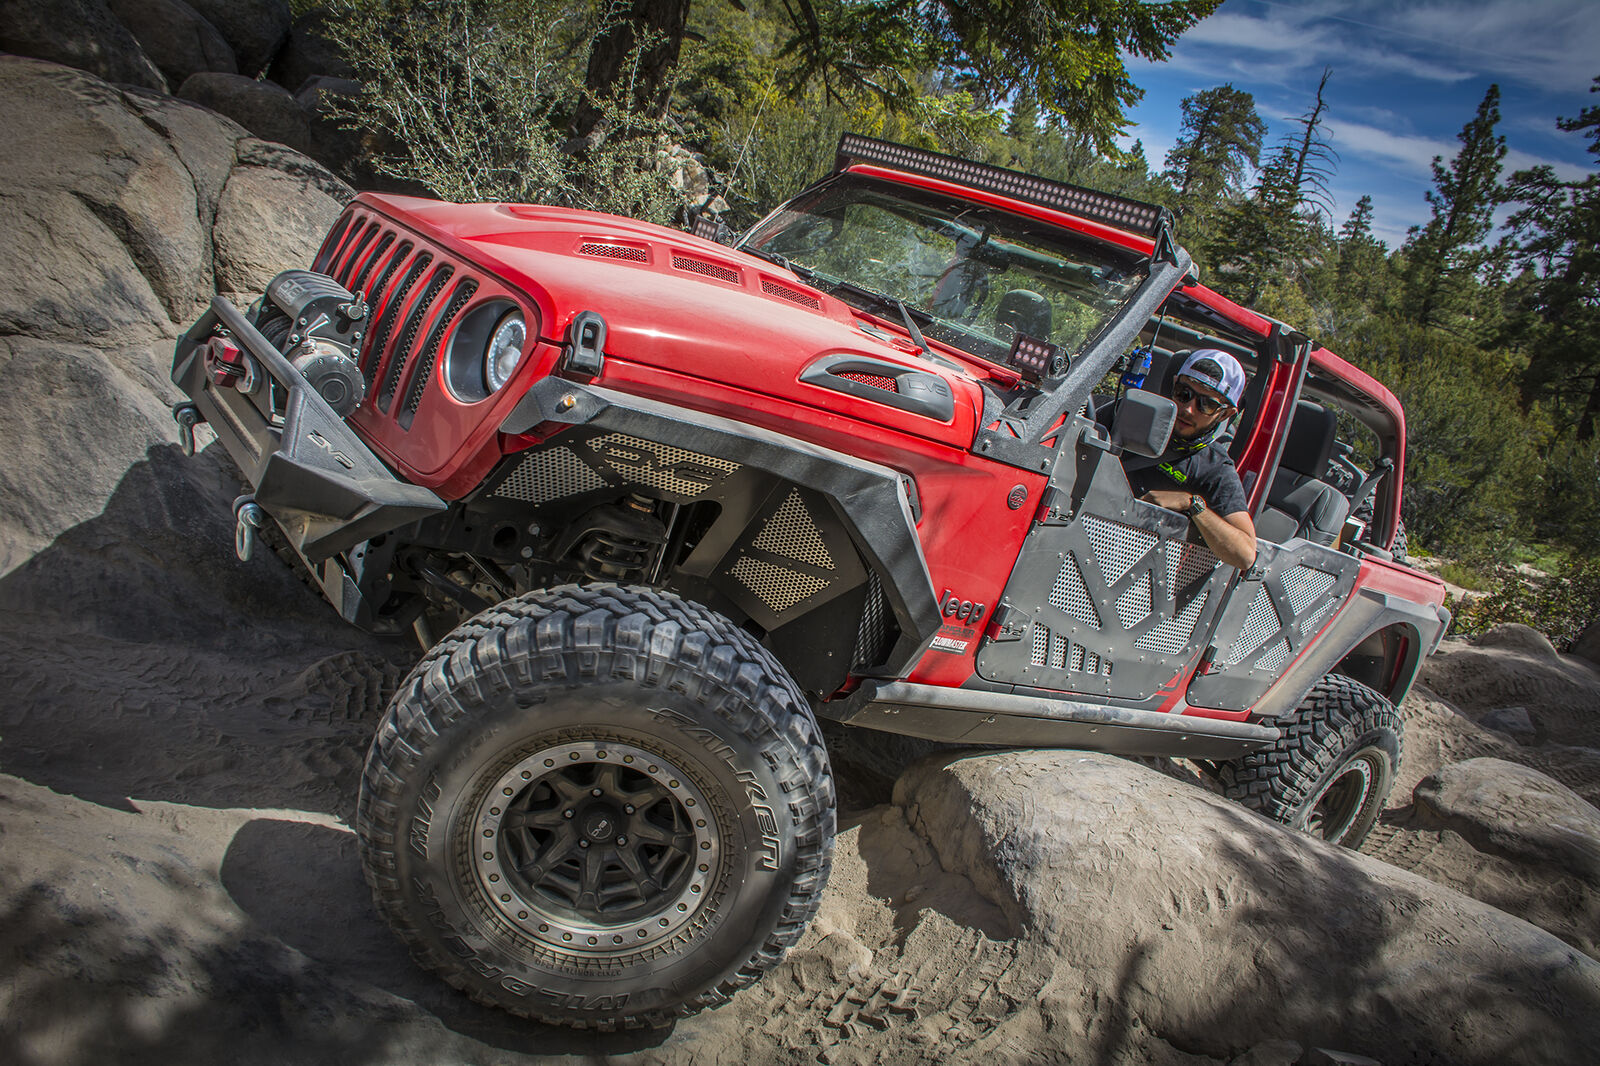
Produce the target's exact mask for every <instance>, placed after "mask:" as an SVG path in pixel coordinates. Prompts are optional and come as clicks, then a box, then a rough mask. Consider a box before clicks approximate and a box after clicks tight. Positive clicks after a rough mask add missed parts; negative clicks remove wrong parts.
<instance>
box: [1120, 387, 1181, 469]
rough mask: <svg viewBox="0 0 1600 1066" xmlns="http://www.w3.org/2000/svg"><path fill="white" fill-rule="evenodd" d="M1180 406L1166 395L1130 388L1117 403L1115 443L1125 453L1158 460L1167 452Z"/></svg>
mask: <svg viewBox="0 0 1600 1066" xmlns="http://www.w3.org/2000/svg"><path fill="white" fill-rule="evenodd" d="M1177 420H1178V405H1177V404H1175V403H1173V402H1172V401H1171V400H1170V399H1168V398H1167V397H1165V396H1158V395H1156V394H1155V393H1153V392H1145V391H1144V390H1143V389H1129V390H1128V391H1127V392H1126V393H1125V394H1124V395H1123V397H1122V402H1121V403H1119V404H1117V417H1116V420H1115V421H1114V422H1113V423H1112V424H1111V444H1112V446H1113V447H1115V448H1118V449H1120V450H1122V451H1124V452H1132V453H1133V454H1135V455H1143V456H1147V457H1149V458H1154V457H1156V456H1158V455H1160V454H1161V453H1162V452H1164V451H1166V450H1167V442H1168V441H1169V440H1171V439H1172V427H1173V425H1174V424H1175V423H1176V422H1177Z"/></svg>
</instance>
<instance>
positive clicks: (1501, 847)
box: [1375, 758, 1600, 958]
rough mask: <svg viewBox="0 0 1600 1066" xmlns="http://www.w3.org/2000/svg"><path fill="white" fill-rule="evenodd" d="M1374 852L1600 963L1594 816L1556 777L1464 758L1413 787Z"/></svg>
mask: <svg viewBox="0 0 1600 1066" xmlns="http://www.w3.org/2000/svg"><path fill="white" fill-rule="evenodd" d="M1383 828H1384V830H1385V832H1387V833H1391V834H1393V836H1392V837H1390V839H1388V840H1387V841H1385V842H1383V844H1382V845H1381V846H1380V847H1379V848H1378V849H1376V851H1375V853H1376V854H1377V855H1378V856H1379V857H1380V858H1384V859H1386V860H1390V861H1397V862H1401V863H1403V864H1404V866H1405V867H1406V868H1407V869H1409V870H1411V871H1412V872H1413V873H1417V874H1420V875H1421V876H1423V877H1426V878H1427V879H1428V880H1430V881H1432V882H1434V883H1436V884H1440V885H1445V886H1448V887H1450V888H1454V889H1457V890H1458V891H1461V892H1465V893H1467V894H1468V895H1470V896H1472V897H1473V898H1474V899H1479V900H1482V901H1484V902H1485V903H1488V904H1490V905H1491V906H1494V907H1498V908H1500V909H1501V910H1503V911H1506V912H1508V913H1511V914H1516V915H1518V916H1520V917H1522V918H1526V919H1527V920H1528V921H1530V922H1533V923H1534V924H1536V925H1538V926H1540V927H1541V928H1544V929H1547V930H1549V931H1550V932H1552V933H1554V934H1555V935H1557V936H1559V937H1561V938H1562V939H1563V940H1565V941H1567V942H1568V943H1569V944H1572V945H1573V946H1575V947H1577V948H1579V949H1581V950H1583V951H1585V952H1587V953H1588V954H1589V955H1590V956H1592V957H1595V958H1600V810H1596V808H1594V807H1593V806H1591V805H1590V804H1589V803H1587V802H1586V801H1585V800H1584V799H1583V798H1582V797H1581V796H1579V795H1578V794H1577V793H1575V792H1573V791H1572V790H1571V789H1569V788H1567V787H1566V786H1565V785H1562V784H1561V783H1560V782H1558V781H1556V780H1554V779H1553V778H1551V777H1549V776H1547V775H1545V774H1543V773H1540V772H1539V771H1537V770H1534V769H1532V768H1529V767H1527V766H1521V765H1518V764H1515V763H1511V762H1507V761H1505V760H1502V759H1495V758H1476V759H1468V760H1466V761H1465V762H1460V763H1455V764H1452V765H1449V766H1446V767H1443V768H1442V769H1440V770H1438V771H1436V772H1435V773H1433V774H1431V775H1430V776H1428V777H1427V778H1425V779H1424V780H1423V781H1422V782H1421V783H1420V784H1418V785H1417V787H1416V789H1415V792H1414V802H1413V803H1412V805H1411V806H1410V807H1409V808H1406V809H1404V810H1402V811H1399V812H1397V814H1396V815H1395V816H1394V817H1393V818H1391V824H1390V825H1387V826H1385V827H1383Z"/></svg>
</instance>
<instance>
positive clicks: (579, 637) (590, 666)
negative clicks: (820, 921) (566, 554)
mask: <svg viewBox="0 0 1600 1066" xmlns="http://www.w3.org/2000/svg"><path fill="white" fill-rule="evenodd" d="M358 828H359V831H360V835H361V843H362V856H363V861H364V865H365V867H366V872H367V877H368V880H369V882H370V883H371V884H372V887H373V891H374V895H375V897H376V899H377V902H378V905H379V908H380V909H381V910H382V911H383V913H384V915H385V917H386V918H388V920H389V921H390V923H391V924H392V925H393V926H394V927H395V929H396V931H397V932H398V933H399V934H400V936H401V937H402V939H404V940H405V941H406V942H407V943H408V945H409V946H410V948H411V951H412V954H413V955H414V956H415V957H416V958H417V959H418V961H419V962H421V963H422V964H423V965H424V966H427V967H429V968H431V969H433V970H436V971H438V972H439V973H440V974H441V975H442V976H443V977H444V978H445V979H446V980H448V981H449V982H450V983H451V984H453V985H455V986H456V987H458V988H461V989H463V990H464V991H466V992H467V993H468V994H470V995H471V996H473V997H474V998H475V999H478V1000H480V1001H482V1002H485V1003H489V1004H491V1005H493V1006H498V1007H502V1008H504V1009H506V1010H509V1011H511V1012H513V1013H515V1014H520V1015H523V1016H526V1017H532V1018H538V1019H541V1020H545V1021H552V1022H558V1023H562V1024H568V1025H577V1026H596V1027H600V1028H615V1027H623V1026H636V1025H660V1024H665V1023H667V1022H670V1021H671V1020H672V1019H673V1018H675V1017H678V1016H680V1015H683V1014H688V1013H692V1012H693V1011H695V1010H698V1009H700V1008H702V1007H705V1006H707V1005H710V1004H714V1003H718V1002H721V1001H723V1000H725V999H726V998H727V997H728V995H729V994H731V993H732V992H733V991H734V990H736V989H738V988H740V987H742V986H744V985H746V984H749V983H750V982H752V981H754V980H755V979H756V978H757V977H759V976H760V975H761V974H762V973H763V972H764V971H765V970H767V969H768V968H770V967H771V966H773V965H775V964H776V963H777V961H778V959H779V958H780V957H781V956H782V954H783V952H784V951H785V950H786V949H787V948H788V947H789V946H790V945H791V944H793V943H794V941H795V940H797V939H798V938H799V936H800V934H801V932H802V931H803V930H804V928H805V925H806V923H807V922H808V921H809V920H810V918H811V915H812V914H813V913H814V912H815V910H816V907H817V904H818V902H819V901H820V897H821V893H822V889H823V885H824V883H825V882H826V880H827V874H828V867H829V860H830V856H831V851H832V843H833V834H834V797H833V782H832V778H831V775H830V773H829V770H828V762H827V755H826V752H825V751H824V750H823V747H822V741H821V738H820V735H819V733H818V730H817V727H816V723H815V721H814V720H813V719H812V717H811V713H810V711H809V709H808V708H807V706H806V704H805V702H804V699H803V697H802V696H801V694H800V692H799V690H798V689H797V688H796V686H795V684H794V682H793V681H792V680H790V678H789V677H788V675H787V673H785V672H784V670H783V668H782V667H781V666H779V664H778V663H777V661H776V660H775V659H773V658H772V656H771V654H770V653H769V652H767V651H766V649H764V648H762V647H761V646H760V645H759V644H757V643H756V641H755V640H754V639H753V638H752V637H750V635H749V634H747V633H745V632H743V631H742V630H740V629H739V628H738V627H736V626H734V625H733V624H732V623H731V622H729V621H728V620H727V619H726V618H723V617H722V616H720V615H717V614H715V613H713V612H711V611H708V610H706V609H704V608H702V607H699V606H697V605H695V604H692V603H689V602H687V601H684V600H680V599H678V598H676V597H674V596H671V595H668V594H665V593H659V592H653V591H650V590H644V589H626V588H616V587H590V588H575V587H574V588H564V589H557V590H553V591H547V592H536V593H530V594H529V595H526V596H522V597H519V598H517V599H514V600H510V601H508V602H506V603H504V604H501V605H500V606H498V607H496V608H494V609H492V610H490V611H487V612H485V613H483V614H481V615H479V616H477V617H476V618H473V619H471V620H470V621H468V622H467V623H465V624H464V625H462V626H461V627H459V628H458V629H456V630H455V631H454V632H453V633H451V634H450V635H449V636H447V637H446V638H445V639H444V640H442V641H441V642H440V643H439V644H438V645H437V646H436V647H435V648H434V649H433V651H432V652H430V653H429V654H428V655H427V656H426V657H425V658H424V659H423V660H422V662H421V663H420V664H418V666H417V668H416V669H415V670H414V671H413V672H412V674H411V676H410V677H409V678H408V679H407V681H406V683H405V684H404V685H402V686H401V690H400V692H399V693H398V694H397V695H396V697H395V699H394V702H393V703H392V704H391V705H390V708H389V711H388V713H387V714H386V716H385V718H384V721H383V723H382V725H381V726H380V727H379V732H378V735H377V737H376V739H375V740H374V742H373V746H372V750H371V752H370V754H369V755H368V758H367V765H366V771H365V774H364V777H363V781H362V790H361V802H360V807H359V811H358Z"/></svg>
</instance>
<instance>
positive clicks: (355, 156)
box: [294, 74, 367, 177]
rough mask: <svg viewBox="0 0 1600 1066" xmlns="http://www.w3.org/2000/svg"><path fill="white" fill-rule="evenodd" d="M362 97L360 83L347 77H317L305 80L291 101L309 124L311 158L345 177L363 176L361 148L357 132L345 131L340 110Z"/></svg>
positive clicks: (359, 134)
mask: <svg viewBox="0 0 1600 1066" xmlns="http://www.w3.org/2000/svg"><path fill="white" fill-rule="evenodd" d="M360 97H361V84H360V83H359V82H354V81H351V80H349V79H348V78H334V77H329V76H327V75H323V74H316V75H313V76H311V77H309V78H307V79H306V81H305V84H304V85H302V86H301V87H300V91H299V92H297V93H295V94H294V99H295V102H296V103H297V104H299V105H300V108H301V110H302V111H304V112H305V114H306V118H307V120H308V121H309V122H310V123H311V155H312V156H313V157H315V158H316V160H317V161H318V162H320V163H322V164H323V165H325V166H327V167H329V168H330V169H332V170H335V171H337V172H338V173H340V174H343V175H346V176H354V175H358V174H359V175H361V176H362V177H365V176H366V173H367V171H366V162H365V159H364V145H363V142H362V135H361V133H360V132H359V131H357V130H353V129H346V128H345V127H344V121H345V120H344V119H343V118H341V116H340V113H339V108H340V106H341V105H343V106H345V107H348V106H349V105H352V104H354V103H355V102H356V101H357V100H359V99H360Z"/></svg>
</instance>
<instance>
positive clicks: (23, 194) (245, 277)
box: [0, 56, 350, 575]
mask: <svg viewBox="0 0 1600 1066" xmlns="http://www.w3.org/2000/svg"><path fill="white" fill-rule="evenodd" d="M0 100H3V101H4V102H5V106H4V107H3V108H0V138H3V139H4V142H5V143H6V145H7V151H5V152H4V153H0V189H4V190H5V195H4V196H0V262H5V263H9V264H13V266H14V269H11V270H8V271H6V272H5V273H4V274H3V275H0V337H4V344H3V346H0V366H3V369H0V373H4V374H5V378H4V380H5V381H6V388H5V389H3V390H0V425H5V426H9V427H11V432H9V433H8V435H7V438H6V440H7V443H6V459H5V462H3V463H0V575H4V574H6V573H8V572H10V571H12V570H14V569H15V568H16V567H18V566H20V565H22V564H23V563H24V562H26V561H27V559H28V558H30V557H31V556H32V555H33V554H34V553H35V552H37V551H38V550H39V549H40V548H41V547H43V546H44V545H46V544H48V543H49V542H50V541H51V540H53V539H54V538H55V537H56V536H57V535H58V534H59V533H60V532H62V531H63V530H65V529H67V528H69V527H71V526H73V525H75V524H78V523H81V522H83V521H85V520H86V519H88V518H91V517H93V516H94V515H96V514H98V513H100V511H101V509H102V508H103V506H104V505H105V503H106V501H107V499H109V498H110V497H111V495H112V494H113V493H114V492H115V490H116V489H117V486H118V484H119V482H120V479H121V478H122V476H123V474H124V472H125V471H126V470H127V468H128V466H129V465H130V464H131V463H133V462H136V461H138V460H139V459H141V458H143V457H144V455H145V454H146V452H147V451H148V449H149V448H150V447H152V446H153V445H159V444H168V443H171V442H173V441H175V440H176V434H175V431H174V427H173V423H172V420H171V418H170V416H169V415H168V412H167V405H168V404H170V403H171V402H172V401H174V400H176V399H177V398H178V394H177V390H176V389H175V388H174V387H173V385H172V384H171V381H170V378H169V374H170V369H171V361H172V343H173V341H174V339H175V338H176V336H177V335H178V333H179V331H181V330H182V329H184V328H186V327H187V326H188V324H189V323H190V322H191V321H192V320H193V319H194V318H195V317H196V316H197V315H199V313H200V312H201V311H202V310H203V309H204V308H205V306H206V304H207V303H208V302H209V301H210V299H211V296H212V294H213V293H214V292H215V291H216V290H217V285H218V270H217V266H218V264H219V263H220V264H221V267H222V270H221V278H222V280H223V283H224V284H226V285H229V286H241V285H249V286H253V287H259V286H258V285H256V284H255V283H256V281H257V280H258V279H259V278H260V277H261V275H262V274H263V273H265V272H266V271H267V270H268V265H267V264H268V263H269V261H270V262H273V263H275V265H276V269H283V268H284V267H288V266H293V265H300V264H304V263H306V262H308V261H309V259H310V257H311V255H312V253H313V252H314V250H315V249H316V246H317V244H318V243H319V241H320V240H321V237H322V235H323V233H324V231H325V230H326V228H327V226H328V225H329V224H330V223H331V222H332V219H333V216H334V215H335V214H336V213H337V211H338V209H339V206H340V204H341V202H342V200H341V199H340V197H348V196H349V195H350V192H349V190H348V189H347V188H345V187H344V186H342V185H341V184H340V183H339V182H338V181H337V180H336V179H334V178H333V177H332V176H331V175H329V174H328V173H327V172H326V171H324V170H323V169H322V168H320V167H318V166H316V164H314V163H312V162H311V161H310V160H309V159H306V158H305V157H303V156H299V155H296V154H295V153H293V152H291V151H289V150H288V149H286V148H283V147H281V146H276V145H270V146H269V145H266V144H264V143H263V142H260V141H257V140H254V139H253V138H251V137H250V136H249V134H248V133H247V132H246V131H245V130H244V129H243V128H241V127H240V126H238V125H236V124H234V123H233V122H231V121H229V120H228V119H225V118H222V117H220V116H218V115H215V114H213V113H211V112H209V111H207V110H205V109H203V108H200V107H197V106H195V105H194V104H190V103H186V102H183V101H180V100H175V99H173V98H171V97H166V96H158V95H155V94H151V93H146V92H143V91H139V90H123V89H119V88H116V87H114V86H111V85H108V84H107V83H106V82H104V81H102V80H100V79H99V78H96V77H95V76H93V75H91V74H87V73H85V72H83V71H79V70H74V69H72V68H69V67H64V66H59V65H57V64H53V63H45V62H41V61H38V60H32V59H24V58H20V57H17V56H0ZM224 204H226V210H225V211H223V210H220V209H221V208H222V207H223V205H224ZM219 215H222V216H224V217H225V220H226V224H225V225H223V226H222V227H221V228H220V229H219V228H218V225H217V223H218V218H219ZM252 218H256V219H260V220H264V221H257V222H253V221H250V220H251V219H252ZM253 242H262V244H261V245H259V246H258V245H255V244H253ZM262 248H266V249H268V250H266V251H263V250H262ZM241 264H246V265H245V266H241ZM249 264H254V265H249ZM273 272H276V271H275V270H274V271H273ZM269 276H270V275H269Z"/></svg>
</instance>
